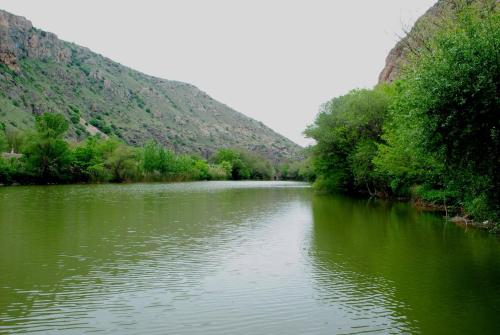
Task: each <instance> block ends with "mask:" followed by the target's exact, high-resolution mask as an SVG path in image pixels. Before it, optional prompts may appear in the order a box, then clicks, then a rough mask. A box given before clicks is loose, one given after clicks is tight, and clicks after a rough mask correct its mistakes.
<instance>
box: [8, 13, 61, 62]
mask: <svg viewBox="0 0 500 335" xmlns="http://www.w3.org/2000/svg"><path fill="white" fill-rule="evenodd" d="M23 58H32V59H40V60H44V59H45V60H48V59H53V60H55V61H57V62H63V63H67V62H69V61H70V58H71V50H70V49H69V48H67V47H66V46H65V45H64V43H62V42H60V41H59V39H58V38H57V36H56V35H54V34H52V33H47V32H43V31H40V30H37V29H35V28H34V27H33V26H32V24H31V22H30V21H28V20H26V19H25V18H24V17H21V16H16V15H12V14H9V13H7V12H5V11H2V10H0V62H2V63H4V64H5V65H7V66H8V67H9V68H10V69H11V70H14V71H20V70H21V69H20V64H19V62H20V60H21V59H23Z"/></svg>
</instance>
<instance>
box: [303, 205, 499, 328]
mask: <svg viewBox="0 0 500 335" xmlns="http://www.w3.org/2000/svg"><path fill="white" fill-rule="evenodd" d="M313 217H314V225H313V230H312V234H311V239H312V241H311V244H312V245H311V249H312V258H313V265H314V268H315V269H314V272H315V273H314V275H315V278H316V281H317V283H318V287H319V289H320V292H319V293H320V296H321V298H323V299H336V298H338V296H336V294H337V295H338V294H340V295H342V294H343V291H342V290H345V291H346V292H347V293H348V294H347V295H348V296H349V297H350V298H352V299H353V300H354V301H353V302H349V301H347V304H348V305H354V307H353V308H355V309H356V308H358V307H359V308H362V307H363V306H362V305H363V304H367V305H366V306H364V307H367V306H368V308H376V307H378V303H381V304H382V305H383V307H385V308H388V309H390V310H392V311H393V313H392V317H395V318H396V319H397V318H398V317H401V320H402V321H403V320H406V322H408V323H409V325H410V326H411V328H415V327H416V328H417V329H419V330H420V331H422V332H423V333H453V334H457V333H473V332H475V331H476V332H477V331H478V329H479V328H478V327H479V326H480V328H481V327H482V328H481V329H484V330H485V331H486V332H489V331H493V330H494V329H493V328H494V326H495V322H492V320H495V315H496V314H497V313H498V312H499V310H500V307H499V304H498V302H499V300H500V286H499V285H498V282H499V280H500V267H499V265H500V264H499V263H500V257H499V256H500V248H499V245H498V241H496V240H495V239H493V238H491V237H488V236H485V235H484V234H482V233H481V232H468V233H464V231H463V230H461V229H459V228H457V227H455V226H453V225H450V224H445V223H443V222H442V220H441V219H439V217H436V216H433V215H430V214H420V213H418V212H417V211H416V210H414V209H411V208H410V207H409V206H407V205H404V204H392V205H391V204H390V203H384V202H380V201H375V202H373V203H367V202H366V201H365V200H352V199H346V198H343V197H315V198H314V199H313ZM338 292H340V293H338ZM340 297H341V298H342V296H340ZM370 297H371V299H372V301H371V302H370ZM344 298H345V297H344ZM357 298H360V299H361V300H359V299H358V300H356V299H357ZM359 302H361V306H356V304H357V303H359ZM488 327H493V328H491V329H490V328H488Z"/></svg>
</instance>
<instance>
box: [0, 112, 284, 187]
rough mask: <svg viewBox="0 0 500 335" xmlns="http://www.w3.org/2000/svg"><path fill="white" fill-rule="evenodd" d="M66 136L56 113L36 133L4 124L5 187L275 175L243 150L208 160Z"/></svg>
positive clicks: (1, 174) (39, 120)
mask: <svg viewBox="0 0 500 335" xmlns="http://www.w3.org/2000/svg"><path fill="white" fill-rule="evenodd" d="M67 130H68V121H67V120H66V119H65V117H64V116H63V115H62V114H53V113H45V114H43V115H40V116H37V117H36V120H35V129H34V130H32V131H28V132H25V133H19V132H6V131H5V126H4V125H2V124H1V123H0V154H1V153H3V154H1V155H0V184H4V185H9V184H12V183H19V184H56V183H98V182H136V181H192V180H226V179H231V180H242V179H271V178H273V177H274V176H275V173H276V172H275V169H274V167H273V165H272V164H271V163H270V162H269V161H268V160H266V159H265V158H263V157H261V156H259V155H257V154H254V153H250V152H248V151H245V150H243V149H230V148H225V149H221V150H220V151H218V152H217V153H216V154H215V155H213V157H211V158H210V159H209V160H205V159H202V158H200V157H198V156H195V155H187V154H176V153H174V152H173V151H171V150H169V149H167V148H165V147H163V146H162V145H160V144H158V143H156V142H154V141H149V142H147V143H146V144H145V145H144V146H143V147H132V146H129V145H127V144H125V143H123V142H122V141H120V140H119V139H118V138H114V137H107V138H102V137H100V136H91V137H89V138H87V139H86V140H85V141H84V142H81V143H71V142H69V141H67V140H65V134H66V132H67ZM9 150H13V151H15V152H16V153H19V154H9V153H7V151H9Z"/></svg>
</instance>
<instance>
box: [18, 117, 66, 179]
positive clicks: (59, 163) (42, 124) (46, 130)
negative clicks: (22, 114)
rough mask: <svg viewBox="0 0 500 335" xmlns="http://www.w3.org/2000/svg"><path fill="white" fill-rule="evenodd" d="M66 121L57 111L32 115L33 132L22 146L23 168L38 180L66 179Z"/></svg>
mask: <svg viewBox="0 0 500 335" xmlns="http://www.w3.org/2000/svg"><path fill="white" fill-rule="evenodd" d="M67 130H68V122H67V121H66V119H65V118H64V117H63V116H62V115H61V114H52V113H45V114H43V115H41V116H38V117H37V118H36V132H35V133H34V134H32V135H31V137H30V138H29V142H28V143H27V145H26V146H25V147H24V150H23V154H24V157H23V158H24V159H25V162H26V168H27V171H28V173H30V174H31V176H32V177H33V178H34V179H36V180H38V181H39V182H42V183H52V182H61V181H67V180H68V179H69V169H68V168H69V165H70V162H71V159H70V158H71V157H70V151H69V147H68V143H67V142H66V141H65V140H64V139H63V136H64V134H65V133H66V131H67Z"/></svg>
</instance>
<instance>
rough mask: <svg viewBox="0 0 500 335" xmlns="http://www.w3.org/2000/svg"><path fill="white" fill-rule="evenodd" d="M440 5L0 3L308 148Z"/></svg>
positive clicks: (335, 0) (371, 0)
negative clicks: (312, 131)
mask: <svg viewBox="0 0 500 335" xmlns="http://www.w3.org/2000/svg"><path fill="white" fill-rule="evenodd" d="M435 1H436V0H377V1H375V0H357V1H352V0H343V1H341V0H307V1H306V0H302V1H294V0H247V1H239V0H171V1H170V0H167V1H158V0H140V1H137V0H85V1H76V0H73V1H70V0H44V1H40V0H31V1H30V0H0V9H4V10H7V11H9V12H11V13H14V14H16V15H21V16H25V17H26V18H28V19H29V20H31V22H32V23H33V25H34V26H35V27H37V28H40V29H43V30H46V31H50V32H53V33H55V34H57V35H58V36H59V38H61V39H64V40H67V41H70V42H74V43H76V44H79V45H82V46H85V47H88V48H90V49H91V50H93V51H95V52H97V53H100V54H102V55H104V56H106V57H108V58H111V59H112V60H114V61H117V62H119V63H121V64H123V65H126V66H129V67H131V68H134V69H136V70H139V71H141V72H144V73H146V74H149V75H153V76H156V77H161V78H165V79H171V80H179V81H183V82H188V83H191V84H193V85H196V86H197V87H198V88H200V89H201V90H203V91H205V92H206V93H208V94H209V95H210V96H212V97H213V98H215V99H216V100H218V101H220V102H223V103H224V104H226V105H228V106H230V107H232V108H234V109H235V110H237V111H239V112H241V113H243V114H245V115H247V116H250V117H252V118H254V119H256V120H259V121H262V122H263V123H264V124H266V125H267V126H269V127H271V128H272V129H274V130H275V131H277V132H279V133H280V134H282V135H285V136H286V137H288V138H290V139H291V140H293V141H295V142H296V143H298V144H300V145H307V144H310V143H311V140H310V139H306V138H304V136H303V134H302V132H303V131H304V129H305V127H306V126H307V125H308V124H311V123H312V122H314V119H315V116H316V114H317V113H318V110H319V106H320V105H321V104H322V103H324V102H326V101H328V100H330V99H332V98H333V97H336V96H339V95H343V94H345V93H347V92H348V91H349V90H351V89H353V88H370V87H373V86H374V85H375V84H376V83H377V79H378V75H379V73H380V71H381V70H382V68H383V67H384V64H385V58H386V56H387V54H388V52H389V51H390V49H391V48H392V47H393V46H394V45H395V43H396V42H397V40H398V38H399V37H400V36H402V34H403V31H404V29H407V28H408V27H411V25H412V24H413V23H414V21H415V20H416V19H417V18H418V17H419V16H420V15H422V14H423V13H424V12H425V11H426V10H427V9H428V8H429V7H430V6H432V5H433V3H434V2H435Z"/></svg>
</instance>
